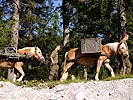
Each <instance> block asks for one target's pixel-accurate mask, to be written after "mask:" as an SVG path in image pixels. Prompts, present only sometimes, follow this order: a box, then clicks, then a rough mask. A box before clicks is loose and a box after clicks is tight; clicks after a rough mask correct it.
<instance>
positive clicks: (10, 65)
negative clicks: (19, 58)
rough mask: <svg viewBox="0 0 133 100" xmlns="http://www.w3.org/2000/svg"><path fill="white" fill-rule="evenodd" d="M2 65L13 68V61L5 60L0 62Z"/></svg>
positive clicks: (0, 65)
mask: <svg viewBox="0 0 133 100" xmlns="http://www.w3.org/2000/svg"><path fill="white" fill-rule="evenodd" d="M0 67H2V68H11V67H12V63H11V62H9V61H3V62H0Z"/></svg>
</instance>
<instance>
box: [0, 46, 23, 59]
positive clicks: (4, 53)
mask: <svg viewBox="0 0 133 100" xmlns="http://www.w3.org/2000/svg"><path fill="white" fill-rule="evenodd" d="M25 57H26V55H20V54H18V53H17V49H16V48H15V47H5V48H4V49H3V50H0V59H5V58H7V59H19V58H25Z"/></svg>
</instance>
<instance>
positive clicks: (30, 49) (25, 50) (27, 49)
mask: <svg viewBox="0 0 133 100" xmlns="http://www.w3.org/2000/svg"><path fill="white" fill-rule="evenodd" d="M34 52H35V49H34V47H25V48H22V49H19V50H18V53H19V54H21V55H22V54H28V56H29V57H32V56H33V55H34Z"/></svg>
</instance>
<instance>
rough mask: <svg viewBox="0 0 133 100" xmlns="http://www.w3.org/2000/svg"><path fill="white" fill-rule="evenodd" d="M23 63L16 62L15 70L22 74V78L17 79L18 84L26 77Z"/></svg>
mask: <svg viewBox="0 0 133 100" xmlns="http://www.w3.org/2000/svg"><path fill="white" fill-rule="evenodd" d="M22 66H23V62H16V63H15V68H16V69H17V70H18V71H19V72H20V74H21V76H20V78H19V79H17V81H18V82H20V81H22V79H23V77H24V76H25V73H24V71H23V69H22Z"/></svg>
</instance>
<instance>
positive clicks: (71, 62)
mask: <svg viewBox="0 0 133 100" xmlns="http://www.w3.org/2000/svg"><path fill="white" fill-rule="evenodd" d="M100 47H101V53H100V54H99V55H95V54H91V53H86V54H83V53H82V52H81V49H79V48H73V49H71V50H69V51H68V52H66V54H65V61H64V67H63V71H62V77H61V79H60V80H61V81H63V80H66V79H67V77H68V69H70V73H71V77H72V79H75V77H74V73H75V71H76V66H77V64H80V65H83V66H90V65H93V64H94V63H95V62H96V63H97V68H96V75H95V80H97V81H98V80H99V72H100V68H101V66H102V64H104V65H105V67H107V68H108V69H109V70H110V72H111V76H112V77H115V73H114V71H113V68H112V67H111V66H110V64H109V62H110V56H111V55H113V54H115V53H116V54H119V55H121V56H124V57H125V58H126V57H129V53H128V48H127V47H126V45H125V44H124V43H119V42H113V43H108V44H105V45H101V46H100Z"/></svg>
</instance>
